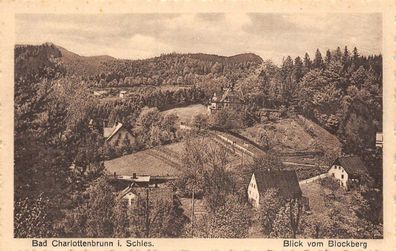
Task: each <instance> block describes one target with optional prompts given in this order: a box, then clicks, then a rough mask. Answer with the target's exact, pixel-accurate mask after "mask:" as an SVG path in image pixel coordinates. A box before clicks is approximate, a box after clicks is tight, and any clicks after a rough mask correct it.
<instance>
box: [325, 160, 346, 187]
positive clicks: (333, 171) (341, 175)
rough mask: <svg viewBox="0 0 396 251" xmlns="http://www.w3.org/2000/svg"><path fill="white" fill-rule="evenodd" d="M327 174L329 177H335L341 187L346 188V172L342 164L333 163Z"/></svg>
mask: <svg viewBox="0 0 396 251" xmlns="http://www.w3.org/2000/svg"><path fill="white" fill-rule="evenodd" d="M328 174H329V177H332V178H334V179H336V180H337V181H338V183H339V185H340V186H341V187H343V188H345V189H347V181H348V173H347V172H346V171H345V169H344V168H343V167H342V166H338V165H333V166H332V167H331V168H330V169H329V171H328Z"/></svg>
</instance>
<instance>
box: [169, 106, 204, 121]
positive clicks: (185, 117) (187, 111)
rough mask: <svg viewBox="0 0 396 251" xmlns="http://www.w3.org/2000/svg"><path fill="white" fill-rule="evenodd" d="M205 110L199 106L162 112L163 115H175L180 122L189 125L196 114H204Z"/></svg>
mask: <svg viewBox="0 0 396 251" xmlns="http://www.w3.org/2000/svg"><path fill="white" fill-rule="evenodd" d="M207 111H208V110H207V108H206V106H204V105H201V104H195V105H189V106H186V107H178V108H173V109H169V110H166V111H163V112H162V113H163V114H176V115H177V116H178V117H179V120H180V122H183V123H185V124H188V123H191V122H192V120H193V118H194V117H195V116H196V115H198V114H206V113H207Z"/></svg>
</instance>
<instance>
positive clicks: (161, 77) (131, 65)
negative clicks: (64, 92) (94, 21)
mask: <svg viewBox="0 0 396 251" xmlns="http://www.w3.org/2000/svg"><path fill="white" fill-rule="evenodd" d="M24 54H29V55H30V57H29V59H28V60H34V61H35V62H34V64H36V63H38V62H36V61H37V60H38V61H42V62H45V61H46V57H47V56H50V55H51V57H59V58H60V62H61V63H62V65H63V66H64V68H65V70H66V73H67V74H68V75H75V76H78V77H81V78H83V79H84V80H86V83H88V84H89V85H90V86H95V87H130V86H137V85H155V86H159V85H164V84H172V85H193V84H196V83H200V82H202V81H203V79H206V78H216V77H220V76H223V77H226V78H227V79H229V80H231V81H232V80H234V81H237V80H238V79H240V78H241V77H244V76H247V74H249V73H250V72H252V70H254V69H255V68H256V67H257V66H258V65H260V64H261V63H262V61H263V60H262V59H261V58H260V57H259V56H257V55H255V54H253V53H244V54H238V55H234V56H230V57H225V56H219V55H211V54H203V53H196V54H178V53H171V54H163V55H161V56H158V57H154V58H149V59H141V60H125V59H116V58H113V57H110V56H92V57H85V56H80V55H78V54H76V53H73V52H71V51H68V50H67V49H65V48H62V47H60V46H56V45H54V44H51V43H46V44H43V45H39V46H31V45H23V46H22V45H17V46H16V56H17V57H18V55H24ZM33 56H34V57H33ZM32 63H33V62H32ZM34 64H30V63H29V65H34Z"/></svg>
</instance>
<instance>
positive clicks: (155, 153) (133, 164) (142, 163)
mask: <svg viewBox="0 0 396 251" xmlns="http://www.w3.org/2000/svg"><path fill="white" fill-rule="evenodd" d="M176 144H179V143H176ZM177 161H178V160H177V159H174V158H173V157H172V156H171V155H170V154H164V153H163V152H161V151H160V150H159V149H158V148H152V149H148V150H144V151H140V152H136V153H132V154H128V155H125V156H122V157H119V158H115V159H112V160H108V161H105V163H104V165H105V168H106V171H107V172H108V173H109V174H113V173H114V172H116V173H117V175H128V176H131V175H133V173H136V174H137V175H152V176H177V175H179V174H180V170H179V169H180V167H179V165H178V162H177Z"/></svg>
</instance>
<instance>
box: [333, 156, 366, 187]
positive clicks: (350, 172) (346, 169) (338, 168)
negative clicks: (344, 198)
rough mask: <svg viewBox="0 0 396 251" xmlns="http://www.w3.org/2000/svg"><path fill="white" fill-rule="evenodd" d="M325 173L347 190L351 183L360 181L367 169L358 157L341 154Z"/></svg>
mask: <svg viewBox="0 0 396 251" xmlns="http://www.w3.org/2000/svg"><path fill="white" fill-rule="evenodd" d="M327 173H328V175H329V177H332V178H334V179H335V180H337V182H338V184H339V185H340V187H343V188H344V189H346V190H347V189H349V188H350V187H351V186H352V185H353V184H356V183H359V182H361V181H362V179H363V178H364V177H365V176H367V175H368V169H367V168H366V166H365V164H364V162H363V161H362V159H361V158H360V157H358V156H342V157H338V158H337V159H336V160H335V161H334V162H333V164H332V165H331V167H330V168H329V170H328V171H327Z"/></svg>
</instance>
